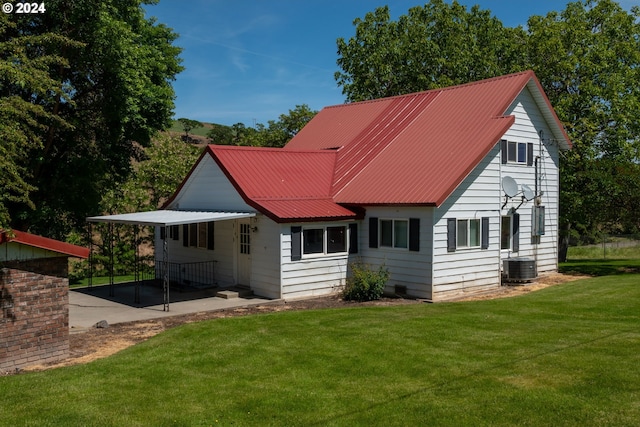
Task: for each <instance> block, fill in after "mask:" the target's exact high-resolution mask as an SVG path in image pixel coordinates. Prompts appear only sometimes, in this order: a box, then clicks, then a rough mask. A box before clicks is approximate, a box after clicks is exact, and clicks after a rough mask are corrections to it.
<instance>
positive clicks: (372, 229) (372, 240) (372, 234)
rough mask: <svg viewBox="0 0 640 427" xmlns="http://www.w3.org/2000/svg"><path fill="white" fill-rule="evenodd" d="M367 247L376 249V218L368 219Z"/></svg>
mask: <svg viewBox="0 0 640 427" xmlns="http://www.w3.org/2000/svg"><path fill="white" fill-rule="evenodd" d="M369 247H370V248H377V247H378V218H373V217H372V218H369Z"/></svg>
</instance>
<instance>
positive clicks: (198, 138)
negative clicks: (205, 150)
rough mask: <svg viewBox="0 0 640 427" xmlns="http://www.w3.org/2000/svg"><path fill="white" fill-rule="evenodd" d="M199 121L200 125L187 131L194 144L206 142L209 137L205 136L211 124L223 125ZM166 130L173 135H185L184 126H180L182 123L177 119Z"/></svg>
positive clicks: (211, 126)
mask: <svg viewBox="0 0 640 427" xmlns="http://www.w3.org/2000/svg"><path fill="white" fill-rule="evenodd" d="M201 123H202V126H201V127H197V128H193V129H191V131H189V137H190V138H191V141H190V142H193V143H194V144H208V143H209V139H208V138H207V133H208V132H209V131H210V130H211V128H213V126H224V125H217V124H215V123H205V122H201ZM167 132H169V134H171V135H175V136H180V137H184V136H185V135H184V128H183V127H182V124H181V123H180V122H179V121H177V120H174V121H173V124H172V126H171V127H170V128H169V129H167Z"/></svg>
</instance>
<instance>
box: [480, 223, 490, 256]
mask: <svg viewBox="0 0 640 427" xmlns="http://www.w3.org/2000/svg"><path fill="white" fill-rule="evenodd" d="M481 247H482V249H489V218H488V217H483V218H482V246H481Z"/></svg>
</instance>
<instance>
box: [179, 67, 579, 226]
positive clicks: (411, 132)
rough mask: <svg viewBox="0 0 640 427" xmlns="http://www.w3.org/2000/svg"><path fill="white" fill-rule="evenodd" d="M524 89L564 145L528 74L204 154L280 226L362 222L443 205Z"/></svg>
mask: <svg viewBox="0 0 640 427" xmlns="http://www.w3.org/2000/svg"><path fill="white" fill-rule="evenodd" d="M525 89H528V90H529V91H530V93H531V95H532V97H533V99H534V101H535V102H536V104H537V105H538V107H539V109H540V111H541V112H542V115H543V117H544V118H545V120H546V121H547V123H548V125H549V126H550V128H551V130H552V133H553V138H554V139H556V140H558V141H560V147H561V148H564V149H568V148H570V147H571V143H570V141H569V137H568V136H567V134H566V132H565V131H564V129H563V127H562V124H561V123H560V121H559V120H558V117H557V116H556V114H555V112H554V111H553V108H552V107H551V104H550V103H549V100H548V98H547V97H546V95H545V94H544V91H543V89H542V86H541V85H540V82H539V81H538V79H537V78H536V77H535V75H534V73H533V72H532V71H525V72H521V73H515V74H510V75H507V76H501V77H496V78H492V79H488V80H483V81H479V82H475V83H469V84H465V85H460V86H453V87H449V88H443V89H435V90H430V91H426V92H420V93H414V94H409V95H403V96H396V97H391V98H384V99H378V100H373V101H364V102H357V103H352V104H344V105H337V106H333V107H327V108H324V109H323V110H322V111H320V112H319V113H318V114H317V115H316V116H315V117H314V118H313V119H312V120H311V121H310V122H309V123H308V124H307V125H306V126H305V127H304V128H303V129H302V130H301V131H300V132H299V133H298V134H297V135H296V136H295V137H294V138H293V139H292V140H291V141H290V142H289V143H288V144H287V145H286V146H285V147H284V148H282V149H279V148H258V147H235V146H216V145H209V146H208V147H207V149H206V150H205V153H203V156H205V155H210V156H211V157H212V158H213V159H214V160H215V162H216V163H217V165H218V166H219V167H220V168H221V170H222V171H223V172H224V174H225V175H226V176H227V178H228V179H229V181H230V182H231V183H232V185H233V186H234V188H235V189H236V190H237V191H238V193H239V194H240V195H241V197H242V198H243V199H244V201H245V202H246V203H247V204H248V205H250V206H252V207H254V208H255V209H257V210H258V211H260V212H262V213H264V214H266V215H267V216H269V217H270V218H272V219H274V220H275V221H278V222H293V221H313V220H320V219H328V220H336V219H350V218H359V217H361V210H360V209H359V208H358V207H359V206H367V205H423V206H424V205H427V206H439V205H440V204H442V203H443V202H444V201H445V200H446V199H447V197H448V196H449V195H450V194H451V193H452V192H453V191H454V190H455V188H456V187H457V186H458V185H460V183H461V182H462V181H463V180H464V179H465V178H466V176H467V175H468V174H469V173H470V172H471V171H472V170H473V169H474V168H475V167H476V166H477V165H478V164H479V163H480V161H481V160H482V159H483V158H484V157H485V156H486V155H487V154H488V153H489V151H490V150H491V149H492V148H493V147H495V145H496V143H497V142H498V141H499V139H500V138H501V137H502V136H503V135H504V133H505V132H506V131H507V130H508V129H509V128H510V127H511V126H512V125H513V123H514V121H515V117H514V116H512V115H505V114H506V112H507V110H508V109H509V107H510V106H511V105H512V104H513V102H514V101H515V100H516V98H517V97H518V95H520V93H522V91H523V90H525ZM194 168H195V167H194ZM192 171H193V170H192ZM187 179H188V177H187ZM185 182H186V179H185ZM181 188H182V186H181ZM178 191H180V189H179V190H178ZM176 194H177V193H176ZM174 197H175V196H174Z"/></svg>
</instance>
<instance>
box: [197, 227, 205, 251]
mask: <svg viewBox="0 0 640 427" xmlns="http://www.w3.org/2000/svg"><path fill="white" fill-rule="evenodd" d="M198 247H199V248H203V249H206V248H207V223H206V222H200V223H198Z"/></svg>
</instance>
